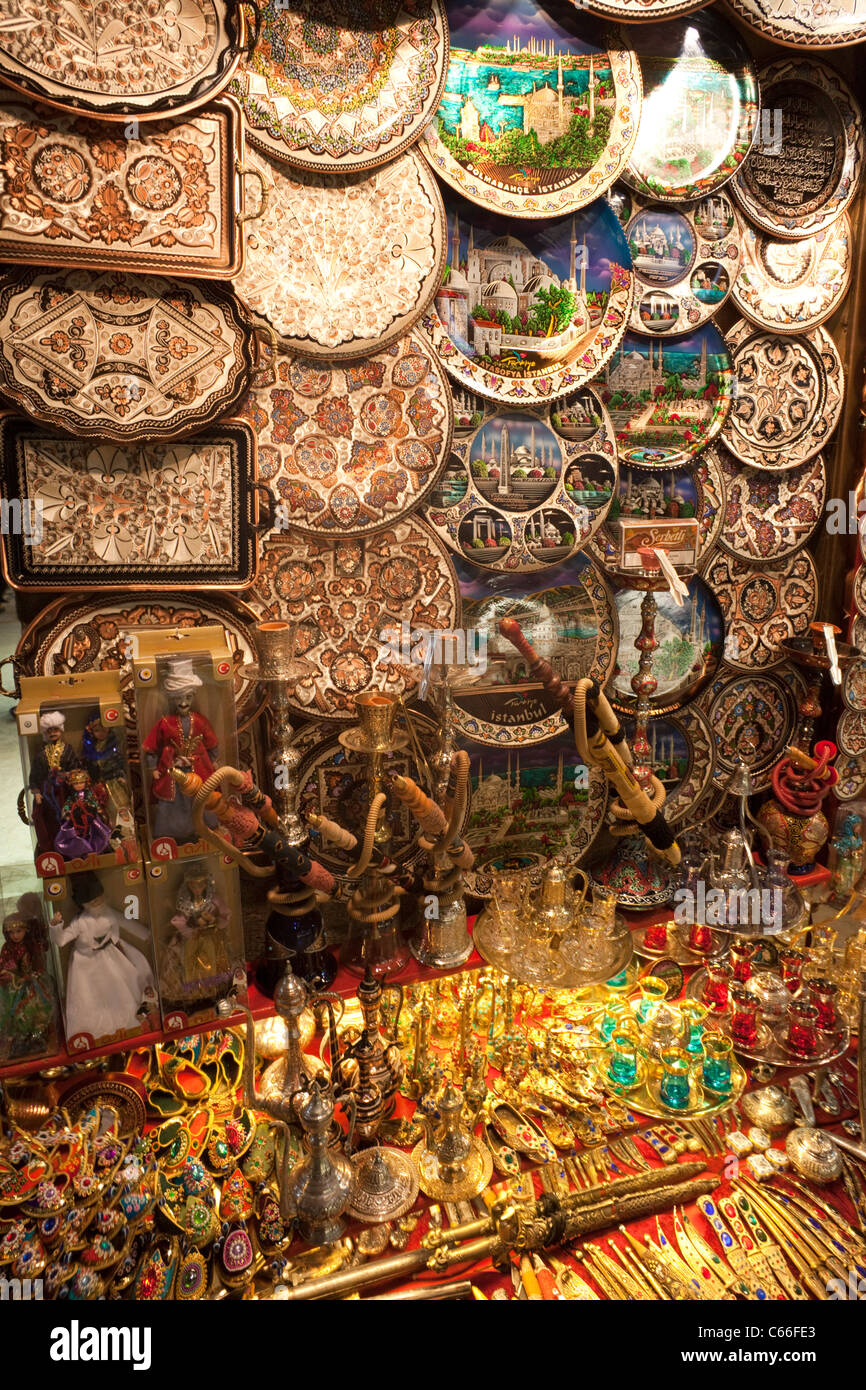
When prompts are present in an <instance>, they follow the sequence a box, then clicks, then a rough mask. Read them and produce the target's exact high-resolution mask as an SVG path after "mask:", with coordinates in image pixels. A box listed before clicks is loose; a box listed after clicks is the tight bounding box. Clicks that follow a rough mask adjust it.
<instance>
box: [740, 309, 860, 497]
mask: <svg viewBox="0 0 866 1390" xmlns="http://www.w3.org/2000/svg"><path fill="white" fill-rule="evenodd" d="M726 340H727V344H728V347H729V349H730V352H731V358H732V361H733V364H734V374H735V376H736V379H737V392H736V397H735V399H734V404H733V408H732V409H731V412H730V414H729V416H728V420H727V424H726V425H725V428H724V430H723V431H722V439H723V441H724V443H725V444H726V445H727V447H728V448H729V449H730V451H731V453H733V454H735V455H736V457H737V458H738V459H739V460H740V462H741V463H746V464H750V465H751V466H752V467H754V468H769V469H778V470H785V469H788V468H796V467H797V465H798V464H802V463H805V462H806V461H807V459H811V458H814V457H815V455H816V454H817V453H819V452H820V451H821V449H822V448H823V447H824V445H825V444H826V442H827V440H828V439H829V437H830V435H831V434H832V433H833V431H834V430H835V428H836V426H837V424H838V423H839V416H840V414H841V410H842V399H843V394H844V388H845V375H844V372H843V370H842V361H841V358H840V357H839V352H838V350H837V348H836V345H835V343H834V342H833V339H832V338H831V337H830V335H829V333H828V332H827V331H826V329H824V328H820V327H819V328H813V329H812V330H811V332H809V333H798V334H797V335H796V336H794V335H792V334H790V333H787V334H786V333H774V332H768V331H767V330H766V329H760V328H756V327H755V325H754V324H751V323H747V322H746V321H745V319H738V320H737V322H736V323H735V324H734V326H733V328H731V329H730V331H729V332H728V333H727V335H726Z"/></svg>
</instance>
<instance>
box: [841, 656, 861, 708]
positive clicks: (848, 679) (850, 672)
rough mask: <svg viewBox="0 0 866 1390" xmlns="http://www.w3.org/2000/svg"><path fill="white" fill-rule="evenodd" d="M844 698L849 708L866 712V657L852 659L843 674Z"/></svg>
mask: <svg viewBox="0 0 866 1390" xmlns="http://www.w3.org/2000/svg"><path fill="white" fill-rule="evenodd" d="M842 699H843V700H844V701H845V704H846V705H847V706H848V708H849V709H853V710H856V711H857V713H858V714H866V657H860V658H859V659H857V660H855V661H852V662H851V663H850V665H849V666H847V667H846V668H845V672H844V674H843V676H842Z"/></svg>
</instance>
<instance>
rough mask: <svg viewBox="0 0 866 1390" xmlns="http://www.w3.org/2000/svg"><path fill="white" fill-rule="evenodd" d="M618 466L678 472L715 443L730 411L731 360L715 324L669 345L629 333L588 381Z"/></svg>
mask: <svg viewBox="0 0 866 1390" xmlns="http://www.w3.org/2000/svg"><path fill="white" fill-rule="evenodd" d="M593 384H594V386H595V388H596V390H597V391H598V392H599V394H600V396H601V399H602V402H603V404H604V405H606V406H607V409H608V413H609V414H610V418H611V420H612V421H613V425H614V429H615V430H616V441H617V448H618V450H619V458H620V463H621V464H623V463H633V464H638V465H640V466H641V467H642V468H664V469H670V468H677V467H680V466H681V465H683V464H686V463H688V462H689V461H690V460H691V459H692V458H694V456H695V455H696V454H698V453H700V451H701V449H703V448H705V447H706V445H707V444H709V442H710V440H712V439H715V437H716V435H717V434H718V433H719V431H720V430H721V429H722V426H723V425H724V423H725V420H726V419H727V416H728V411H729V410H730V408H731V359H730V355H729V353H728V349H727V347H726V345H725V340H724V339H723V338H722V335H721V333H720V332H719V330H718V329H717V328H716V326H715V324H712V323H705V324H704V325H703V326H702V327H701V328H698V329H696V330H695V332H694V333H687V334H682V335H679V336H677V337H676V338H671V339H669V340H667V341H662V340H658V341H656V340H655V339H652V338H646V337H644V336H643V335H640V336H639V335H638V334H636V333H627V334H626V335H625V337H624V339H623V341H622V343H621V344H620V347H619V350H618V351H617V353H616V354H615V355H614V356H613V357H612V358H611V359H610V361H609V362H608V364H607V366H606V367H605V369H604V371H603V372H602V373H601V375H600V376H599V377H598V380H597V381H596V382H594V383H593Z"/></svg>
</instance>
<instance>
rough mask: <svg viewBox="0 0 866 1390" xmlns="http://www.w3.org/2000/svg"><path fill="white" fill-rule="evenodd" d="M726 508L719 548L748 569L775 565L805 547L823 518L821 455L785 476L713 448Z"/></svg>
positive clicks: (824, 488)
mask: <svg viewBox="0 0 866 1390" xmlns="http://www.w3.org/2000/svg"><path fill="white" fill-rule="evenodd" d="M713 447H714V450H715V453H716V457H717V459H718V461H719V463H720V464H721V468H722V473H723V474H724V478H725V492H726V495H727V503H726V506H725V524H724V527H723V529H722V532H721V535H720V537H719V545H720V546H721V548H722V549H723V550H727V551H728V553H729V554H730V555H735V556H736V557H737V559H739V560H744V561H746V562H747V563H748V564H752V565H761V564H775V563H776V562H777V561H779V560H783V559H785V557H786V556H788V555H793V554H794V552H795V551H797V550H799V549H800V548H801V546H804V545H805V544H806V542H807V541H808V539H809V537H810V536H811V534H812V532H813V531H814V530H815V527H816V526H817V525H818V523H819V521H820V520H821V517H822V516H823V514H824V498H825V496H826V492H827V475H826V471H825V469H824V460H823V458H822V457H821V455H820V454H816V456H815V457H814V458H813V459H809V461H808V462H807V463H803V464H801V465H800V466H799V468H791V469H789V470H788V471H787V472H785V473H768V472H767V471H766V469H764V468H749V467H747V466H746V464H743V463H740V461H739V460H738V459H735V458H734V456H733V454H731V453H729V452H728V450H727V449H726V448H725V447H724V445H721V444H720V445H714V446H713Z"/></svg>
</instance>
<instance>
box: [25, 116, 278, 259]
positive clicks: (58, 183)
mask: <svg viewBox="0 0 866 1390" xmlns="http://www.w3.org/2000/svg"><path fill="white" fill-rule="evenodd" d="M127 131H128V134H127ZM240 148H241V113H240V111H239V110H238V107H237V104H236V103H235V102H233V101H231V100H230V99H229V98H227V97H224V98H223V99H222V100H220V101H218V102H215V103H214V105H213V106H209V107H207V109H206V110H203V111H198V112H197V113H196V114H195V115H193V116H188V117H186V118H185V119H184V120H177V119H175V120H173V121H171V122H168V121H166V122H162V121H160V122H152V123H148V124H144V123H142V124H141V125H140V126H139V125H138V124H137V122H134V121H133V122H131V123H128V125H127V126H125V127H122V128H115V127H112V126H106V125H105V124H103V123H101V122H98V121H84V120H82V119H80V118H78V117H75V116H64V115H59V114H57V113H54V112H50V111H39V112H38V114H36V115H34V112H33V108H32V106H30V105H28V104H26V103H23V102H21V101H20V99H15V98H10V99H9V100H8V101H5V102H3V104H2V105H0V261H5V262H7V263H11V264H13V265H15V266H16V267H17V266H18V265H20V264H21V263H22V262H23V263H24V264H30V265H44V264H48V265H50V266H54V265H56V264H57V263H58V262H60V263H61V264H62V265H63V266H65V267H67V268H68V267H71V266H85V267H87V266H90V267H94V268H97V269H105V270H111V269H120V270H132V271H142V272H151V273H154V274H157V273H159V272H163V273H168V274H176V275H182V276H205V277H208V278H217V279H220V280H225V279H227V278H229V277H231V276H233V275H236V274H237V272H238V270H239V269H240V266H241V261H242V256H243V245H242V242H241V237H240V229H239V218H240V215H241V202H242V194H241V181H240V175H239V173H238V171H237V169H236V167H235V166H236V164H237V160H238V156H239V153H240ZM255 198H256V199H260V198H261V193H260V192H259V190H258V189H256V192H255ZM254 201H255V200H254V198H253V196H252V193H251V196H250V211H251V212H254V211H255V208H254V206H253V203H254Z"/></svg>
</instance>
